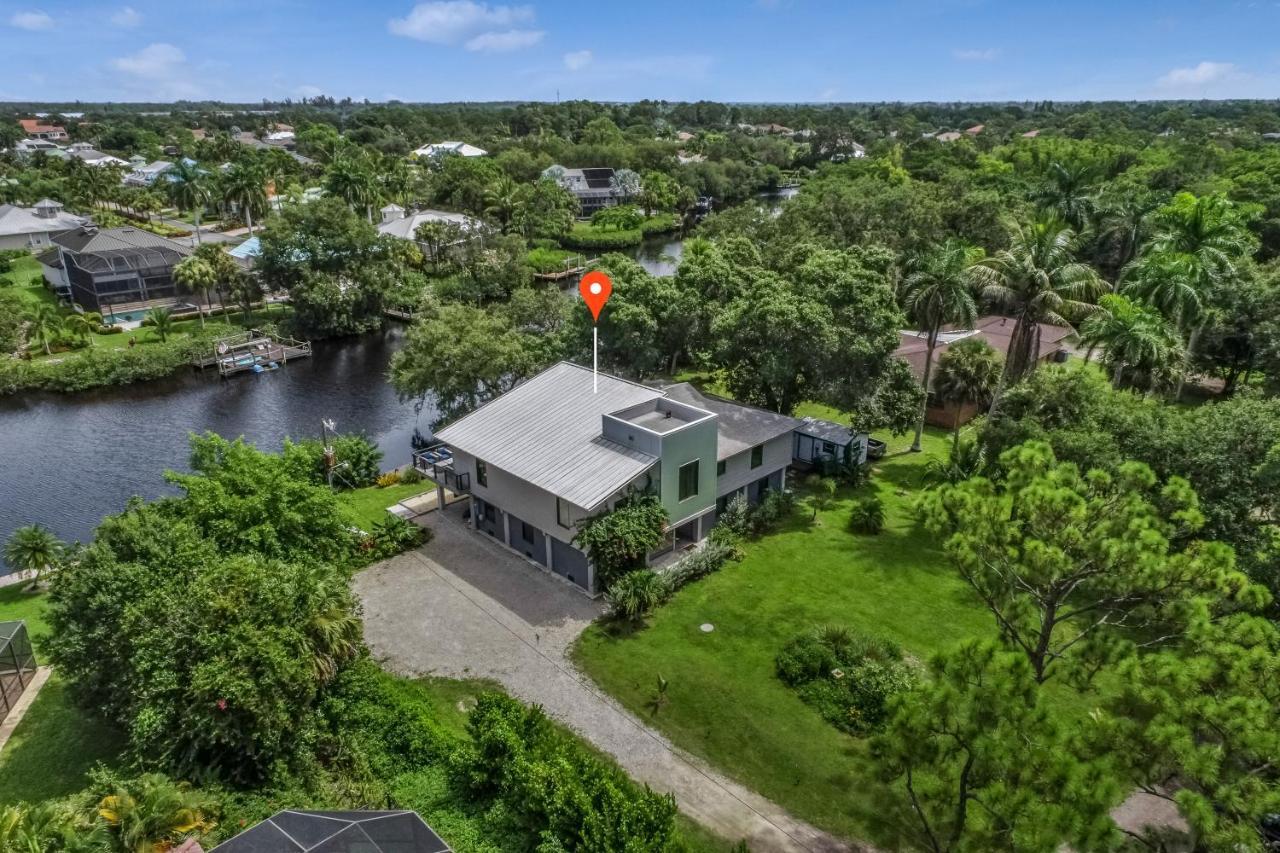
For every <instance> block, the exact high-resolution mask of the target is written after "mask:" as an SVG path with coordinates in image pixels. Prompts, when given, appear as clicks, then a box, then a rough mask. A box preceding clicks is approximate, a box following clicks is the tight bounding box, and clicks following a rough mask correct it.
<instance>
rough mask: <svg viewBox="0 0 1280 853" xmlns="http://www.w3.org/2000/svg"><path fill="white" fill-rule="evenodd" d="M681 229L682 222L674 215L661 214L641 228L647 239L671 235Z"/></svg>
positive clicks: (650, 219)
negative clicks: (660, 235)
mask: <svg viewBox="0 0 1280 853" xmlns="http://www.w3.org/2000/svg"><path fill="white" fill-rule="evenodd" d="M679 227H680V220H679V219H678V218H677V217H676V215H675V214H673V213H659V214H657V215H655V216H651V217H649V218H648V219H646V220H645V221H644V224H643V225H641V226H640V233H641V234H643V235H644V236H645V237H656V236H657V235H659V234H670V233H671V232H672V231H675V230H676V229H678V228H679Z"/></svg>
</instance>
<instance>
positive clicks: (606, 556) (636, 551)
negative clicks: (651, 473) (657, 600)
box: [573, 495, 669, 589]
mask: <svg viewBox="0 0 1280 853" xmlns="http://www.w3.org/2000/svg"><path fill="white" fill-rule="evenodd" d="M668 520H669V519H668V518H667V511H666V510H665V509H663V508H662V502H661V501H659V500H658V498H657V497H655V496H654V495H633V496H631V497H629V498H627V499H625V500H622V501H619V502H618V504H617V506H616V507H614V509H613V511H612V512H609V513H605V514H603V515H598V516H596V517H594V518H590V519H588V520H586V521H585V522H583V523H582V525H581V526H580V527H579V529H578V535H577V536H575V537H574V539H573V542H574V544H575V545H577V546H578V547H579V548H582V549H583V550H584V551H586V552H587V555H588V556H589V557H590V558H591V561H592V562H593V563H595V567H596V579H597V581H598V582H599V584H600V585H601V586H602V587H603V588H604V589H608V588H609V587H610V586H611V585H612V584H613V581H614V580H615V579H616V578H619V577H621V576H622V575H623V574H624V573H626V572H629V571H632V570H634V569H639V568H643V567H644V560H645V556H646V555H647V554H648V553H649V552H650V551H652V550H653V549H654V548H655V547H657V545H658V543H659V542H661V541H662V535H663V531H664V530H666V527H667V522H668Z"/></svg>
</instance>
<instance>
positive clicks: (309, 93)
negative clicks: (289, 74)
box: [293, 86, 324, 98]
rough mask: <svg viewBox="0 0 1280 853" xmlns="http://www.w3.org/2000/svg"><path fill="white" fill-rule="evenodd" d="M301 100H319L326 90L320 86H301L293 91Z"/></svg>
mask: <svg viewBox="0 0 1280 853" xmlns="http://www.w3.org/2000/svg"><path fill="white" fill-rule="evenodd" d="M293 91H294V92H296V93H297V94H298V97H300V98H318V97H320V96H321V95H323V94H324V89H321V88H320V87H319V86H299V87H298V88H296V89H294V90H293Z"/></svg>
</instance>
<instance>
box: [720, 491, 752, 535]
mask: <svg viewBox="0 0 1280 853" xmlns="http://www.w3.org/2000/svg"><path fill="white" fill-rule="evenodd" d="M714 529H715V530H727V531H729V532H731V533H733V534H734V535H735V536H738V537H744V536H748V535H750V534H751V505H750V504H749V503H747V496H746V495H735V496H734V497H733V499H732V500H730V501H729V503H728V505H727V506H725V508H724V512H722V513H720V515H719V516H718V517H717V518H716V526H715V528H714Z"/></svg>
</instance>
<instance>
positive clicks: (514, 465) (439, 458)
mask: <svg viewBox="0 0 1280 853" xmlns="http://www.w3.org/2000/svg"><path fill="white" fill-rule="evenodd" d="M800 426H802V422H801V421H798V420H796V419H795V418H790V417H786V416H783V415H778V414H775V413H773V412H767V411H764V410H761V409H756V408H753V407H750V406H743V405H740V404H738V403H734V402H731V401H728V400H722V399H719V398H715V397H710V396H707V395H703V394H701V393H700V392H698V391H697V390H696V389H695V388H693V387H692V386H690V385H688V384H684V383H682V384H679V385H671V386H667V387H665V388H655V387H650V386H647V385H641V384H638V383H635V382H631V381H628V380H625V379H620V378H618V377H616V376H610V375H607V374H600V375H599V377H598V382H593V376H592V371H591V369H590V368H586V367H580V366H579V365H576V364H571V363H568V362H560V363H559V364H556V365H554V366H552V367H550V368H548V369H547V370H545V371H543V372H542V373H540V374H538V375H537V376H535V377H533V378H532V379H529V380H527V381H526V382H524V383H522V384H520V385H518V386H516V387H515V388H513V389H512V390H511V391H509V392H507V393H506V394H503V395H502V396H500V397H497V398H495V399H494V400H491V401H489V402H488V403H486V404H485V405H483V406H481V407H480V408H478V409H476V410H475V411H474V412H472V413H470V414H468V415H466V416H464V417H462V418H460V419H458V420H457V421H455V422H454V423H452V424H450V425H449V426H447V427H445V428H444V429H442V430H440V432H439V433H438V434H437V436H436V437H437V439H438V441H439V443H438V444H436V445H433V446H432V447H429V448H427V449H425V450H422V451H419V453H418V454H416V456H415V466H416V467H417V468H418V470H419V471H421V472H422V473H424V474H425V475H426V476H427V477H428V478H429V479H430V480H431V481H432V482H434V483H436V484H437V487H438V488H439V489H441V490H442V491H441V495H440V498H441V500H440V502H439V503H440V505H441V506H443V505H444V497H445V496H444V494H443V490H444V489H448V490H449V491H452V492H454V493H457V494H467V495H469V496H470V498H471V504H470V507H469V523H470V525H471V526H472V527H473V528H474V529H476V530H479V531H482V532H484V533H486V534H488V535H489V536H492V537H493V538H494V539H495V540H497V541H498V542H500V543H502V544H503V545H505V546H507V547H508V548H511V549H513V550H515V551H517V552H519V553H520V554H522V555H523V556H524V557H525V558H527V559H529V560H531V561H532V562H534V563H537V564H538V565H540V566H542V567H543V568H545V569H547V570H549V571H551V572H554V573H555V574H557V575H559V576H561V577H562V578H564V579H566V580H568V581H570V582H572V583H573V584H575V585H576V586H578V587H579V588H580V589H582V590H584V591H585V592H587V593H589V594H593V595H594V594H596V593H598V592H601V591H602V590H600V589H599V588H598V587H597V585H596V578H595V571H594V568H593V567H592V565H591V561H590V560H589V559H588V558H587V555H586V554H585V553H584V552H583V551H582V550H580V549H579V548H578V547H576V546H575V545H574V543H573V540H574V537H575V536H576V535H577V533H578V528H579V525H580V524H581V523H582V522H583V521H584V520H586V519H588V518H591V517H594V516H596V515H600V514H603V513H605V512H607V511H609V510H610V509H612V508H613V507H614V506H615V505H616V504H617V503H618V501H619V500H621V499H623V498H625V497H626V496H628V495H630V494H634V493H647V494H654V495H656V496H657V497H658V498H659V500H660V501H661V502H662V506H663V508H664V509H665V510H666V512H667V516H668V518H669V519H670V522H669V524H668V528H667V537H666V540H665V541H664V542H663V544H662V545H661V546H659V547H658V548H657V549H655V551H654V552H653V553H652V554H651V555H650V559H651V560H654V559H658V558H660V557H662V556H663V555H664V554H668V553H670V552H672V551H673V550H677V549H682V548H685V547H688V546H689V545H692V544H693V543H696V542H699V541H701V540H702V539H703V538H705V537H706V536H707V534H708V533H709V532H710V531H711V527H712V526H713V525H714V524H715V522H716V518H717V516H718V514H719V513H721V512H723V511H724V509H725V507H726V506H727V505H728V503H729V501H731V500H732V499H733V498H734V497H735V496H736V495H743V496H745V497H746V499H747V500H748V501H749V502H751V503H756V502H758V501H759V500H761V498H763V496H764V495H765V494H766V493H767V492H768V491H769V490H771V489H776V490H781V489H783V488H784V487H785V485H786V470H787V467H788V466H789V465H790V464H791V462H792V458H793V446H794V439H793V432H794V430H796V429H797V428H798V427H800Z"/></svg>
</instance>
